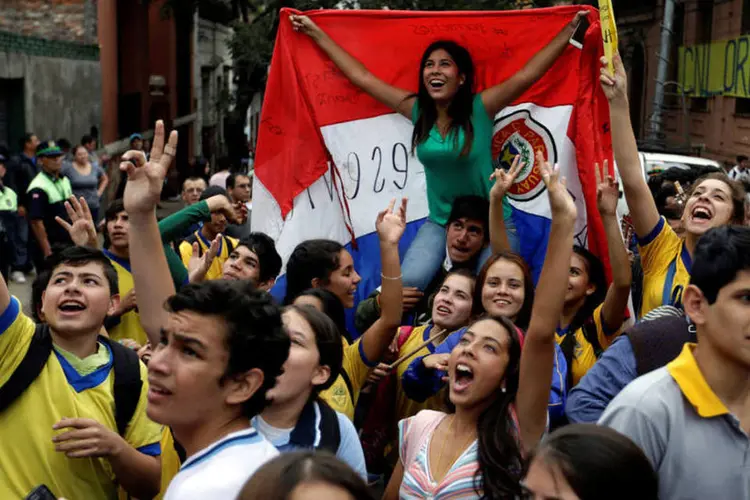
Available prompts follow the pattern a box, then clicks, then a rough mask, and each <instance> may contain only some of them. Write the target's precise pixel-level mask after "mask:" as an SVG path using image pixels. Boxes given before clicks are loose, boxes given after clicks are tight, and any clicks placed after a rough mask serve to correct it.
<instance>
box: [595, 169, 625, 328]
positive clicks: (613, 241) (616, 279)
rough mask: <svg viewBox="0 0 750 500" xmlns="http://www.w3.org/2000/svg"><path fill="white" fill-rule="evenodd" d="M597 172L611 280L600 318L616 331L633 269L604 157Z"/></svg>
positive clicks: (616, 188)
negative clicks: (602, 163) (602, 165)
mask: <svg viewBox="0 0 750 500" xmlns="http://www.w3.org/2000/svg"><path fill="white" fill-rule="evenodd" d="M594 172H595V173H596V182H597V186H598V187H597V190H596V201H597V206H598V208H599V213H600V214H601V216H602V223H603V224H604V233H605V235H606V237H607V248H608V249H609V264H610V266H611V268H612V283H611V284H610V285H609V288H608V289H607V296H606V297H605V298H604V305H603V306H602V322H603V323H604V326H605V330H606V331H608V332H616V331H617V330H619V329H620V327H621V326H622V322H623V321H624V320H625V309H626V308H627V307H628V297H630V284H631V282H632V272H631V267H630V261H629V260H628V252H627V250H626V249H625V242H624V241H623V239H622V233H621V232H620V223H619V221H618V220H617V199H618V198H619V194H620V190H619V189H618V187H617V181H615V179H613V178H612V176H610V175H609V169H608V164H607V160H604V168H603V169H602V171H601V174H600V173H599V164H596V165H595V166H594Z"/></svg>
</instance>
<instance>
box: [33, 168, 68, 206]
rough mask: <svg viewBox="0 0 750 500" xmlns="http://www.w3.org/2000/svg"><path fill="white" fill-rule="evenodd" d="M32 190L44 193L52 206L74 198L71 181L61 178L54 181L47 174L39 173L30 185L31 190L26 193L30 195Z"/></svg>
mask: <svg viewBox="0 0 750 500" xmlns="http://www.w3.org/2000/svg"><path fill="white" fill-rule="evenodd" d="M32 189H41V190H42V191H44V192H45V194H46V195H47V200H48V201H49V203H50V204H53V203H62V202H64V201H65V200H67V199H68V198H70V197H71V196H73V188H71V187H70V179H68V178H67V177H63V176H61V177H59V178H58V179H57V180H52V178H51V177H50V175H49V174H48V173H46V172H39V173H38V174H37V175H36V177H34V180H33V181H31V184H29V189H28V190H27V191H26V192H27V193H30V192H31V190H32Z"/></svg>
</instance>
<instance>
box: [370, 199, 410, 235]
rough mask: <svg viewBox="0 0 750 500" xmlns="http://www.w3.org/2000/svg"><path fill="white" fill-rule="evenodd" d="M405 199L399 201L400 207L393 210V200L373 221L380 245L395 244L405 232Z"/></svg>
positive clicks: (394, 201) (394, 202) (394, 200)
mask: <svg viewBox="0 0 750 500" xmlns="http://www.w3.org/2000/svg"><path fill="white" fill-rule="evenodd" d="M407 202H408V200H407V198H402V199H401V206H400V207H399V208H398V210H394V208H393V207H394V205H395V204H396V199H395V198H393V199H392V200H391V202H390V204H389V205H388V208H386V209H385V210H384V211H382V212H380V213H379V214H378V218H377V220H376V221H375V229H376V230H377V232H378V237H379V238H380V242H381V243H393V244H397V243H398V242H399V240H400V239H401V236H402V235H403V234H404V230H406V204H407Z"/></svg>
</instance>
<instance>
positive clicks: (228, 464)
mask: <svg viewBox="0 0 750 500" xmlns="http://www.w3.org/2000/svg"><path fill="white" fill-rule="evenodd" d="M278 454H279V452H278V451H277V450H276V448H275V447H274V446H273V445H272V444H271V443H270V442H269V441H267V440H266V439H265V438H264V437H263V436H261V435H260V434H258V431H256V430H255V429H253V428H252V427H251V428H249V429H246V430H243V431H239V432H233V433H232V434H229V435H228V436H226V437H224V438H223V439H221V440H219V441H216V442H215V443H213V444H212V445H210V446H208V447H207V448H204V449H203V450H201V451H199V452H198V453H196V454H195V455H193V456H191V457H190V458H188V459H187V460H185V463H183V464H182V467H180V471H179V472H178V473H177V475H176V476H175V477H174V479H172V482H171V483H169V487H168V488H167V492H166V494H165V495H164V500H199V499H200V500H213V499H216V500H225V499H234V498H236V497H237V495H239V493H240V491H241V490H242V487H243V486H244V485H245V483H246V482H247V480H248V479H250V476H252V475H253V474H254V473H255V471H256V470H258V468H260V467H261V466H262V465H263V464H264V463H266V462H268V461H269V460H271V459H273V458H274V457H275V456H277V455H278Z"/></svg>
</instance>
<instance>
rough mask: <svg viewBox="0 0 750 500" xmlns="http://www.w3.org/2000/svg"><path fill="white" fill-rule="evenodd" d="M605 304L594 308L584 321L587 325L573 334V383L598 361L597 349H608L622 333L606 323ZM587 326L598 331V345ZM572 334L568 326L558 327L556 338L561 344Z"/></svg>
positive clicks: (575, 383)
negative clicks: (590, 340)
mask: <svg viewBox="0 0 750 500" xmlns="http://www.w3.org/2000/svg"><path fill="white" fill-rule="evenodd" d="M603 307H604V304H603V303H602V304H600V305H599V307H597V308H596V309H594V312H593V313H592V314H591V316H590V317H589V318H587V319H586V321H585V322H584V325H585V326H582V327H580V328H579V329H578V330H576V331H575V332H574V333H573V335H574V337H575V347H574V348H573V362H572V363H571V365H572V366H569V367H568V369H569V370H571V375H572V376H573V385H574V386H575V385H577V384H578V382H579V381H580V380H581V379H582V378H583V376H584V375H586V372H587V371H589V369H591V367H592V366H594V364H595V363H596V361H597V359H598V357H597V351H598V352H599V353H601V352H602V351H604V350H605V349H607V348H608V347H609V346H610V345H611V344H612V341H613V340H614V339H615V338H616V337H617V336H618V335H619V334H620V329H619V328H618V329H617V330H614V331H612V330H609V329H608V328H607V326H606V325H605V324H604V321H603V319H602V308H603ZM584 328H587V329H589V331H592V332H593V331H596V342H597V343H598V345H596V346H595V345H594V344H592V343H591V342H589V340H588V339H587V338H586V335H585V334H584V331H583V329H584ZM568 335H570V332H569V331H568V329H567V328H558V329H557V332H556V333H555V340H556V341H557V344H558V345H561V344H562V342H563V340H565V337H566V336H568Z"/></svg>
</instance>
